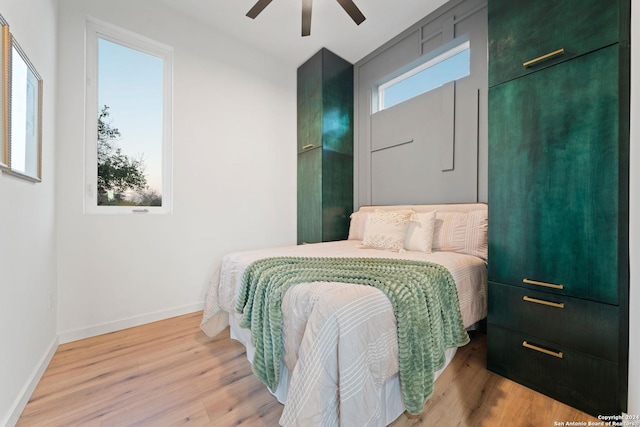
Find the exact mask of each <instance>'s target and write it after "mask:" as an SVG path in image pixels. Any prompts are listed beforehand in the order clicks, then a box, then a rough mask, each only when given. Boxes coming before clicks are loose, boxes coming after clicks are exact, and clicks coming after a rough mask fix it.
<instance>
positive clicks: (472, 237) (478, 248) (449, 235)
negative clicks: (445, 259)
mask: <svg viewBox="0 0 640 427" xmlns="http://www.w3.org/2000/svg"><path fill="white" fill-rule="evenodd" d="M487 223H488V221H487V211H486V210H477V211H470V212H437V213H436V219H435V223H434V231H433V245H432V249H433V250H434V251H436V250H438V251H449V252H458V253H463V254H469V255H473V256H477V257H478V258H482V259H483V260H485V261H486V260H487V246H488V244H487V226H488V224H487Z"/></svg>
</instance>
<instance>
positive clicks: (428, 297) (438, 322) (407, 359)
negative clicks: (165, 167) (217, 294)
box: [236, 257, 469, 414]
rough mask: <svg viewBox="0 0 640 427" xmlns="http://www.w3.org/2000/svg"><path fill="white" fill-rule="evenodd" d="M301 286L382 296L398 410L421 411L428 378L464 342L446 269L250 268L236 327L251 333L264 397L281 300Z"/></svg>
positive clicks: (394, 265) (275, 355)
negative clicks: (392, 341)
mask: <svg viewBox="0 0 640 427" xmlns="http://www.w3.org/2000/svg"><path fill="white" fill-rule="evenodd" d="M307 282H342V283H355V284H362V285H369V286H374V287H376V288H378V289H380V290H381V291H382V292H383V293H384V294H385V295H386V296H387V297H388V298H389V301H390V302H391V304H392V306H393V312H394V314H395V316H396V323H397V329H398V330H397V333H398V358H399V360H398V362H399V370H400V387H401V389H402V396H403V399H404V404H405V408H406V409H407V411H408V412H410V413H412V414H418V413H420V412H422V409H423V407H424V404H425V402H426V401H427V399H428V398H429V397H430V396H431V394H432V393H433V382H434V380H433V377H434V373H435V372H436V371H437V370H438V369H440V368H442V367H443V366H444V362H445V356H444V351H445V349H447V348H450V347H459V346H462V345H465V344H466V343H468V342H469V336H468V335H467V332H466V330H465V328H464V326H463V324H462V316H461V314H460V306H459V303H458V292H457V289H456V286H455V282H454V280H453V278H452V277H451V274H450V273H449V271H448V270H447V269H446V268H444V267H443V266H441V265H439V264H434V263H427V262H421V261H410V260H399V259H381V258H301V257H277V258H266V259H262V260H258V261H255V262H253V263H252V264H250V265H249V266H248V267H247V269H246V270H245V272H244V275H243V277H242V285H241V289H240V294H239V296H238V300H237V302H236V310H237V311H238V312H239V313H242V319H241V322H240V325H241V326H242V327H245V328H250V329H251V342H252V344H253V345H254V346H255V348H256V353H255V356H254V360H253V371H254V373H255V374H256V375H257V376H258V377H259V378H260V379H261V380H262V381H263V382H264V383H265V384H266V385H267V387H269V389H270V390H271V391H275V389H276V388H277V386H278V382H279V376H280V360H281V355H282V327H283V326H282V323H283V322H282V309H281V302H282V295H283V293H284V292H285V291H286V290H287V289H289V287H291V286H293V285H295V284H299V283H307Z"/></svg>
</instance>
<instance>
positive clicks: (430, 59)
mask: <svg viewBox="0 0 640 427" xmlns="http://www.w3.org/2000/svg"><path fill="white" fill-rule="evenodd" d="M470 46H471V44H470V42H469V40H466V41H464V42H463V43H459V44H457V45H456V46H454V47H452V48H450V49H447V50H446V51H444V52H442V53H440V54H437V55H435V56H432V55H425V57H423V59H422V60H423V61H424V62H422V63H421V64H419V65H417V66H415V67H413V68H411V69H410V70H408V71H406V72H404V73H402V74H400V75H398V76H395V77H393V78H391V79H390V80H387V81H385V82H384V83H381V84H379V85H378V89H377V95H378V96H377V98H378V105H377V109H375V110H374V111H373V112H376V111H382V110H384V109H385V107H384V91H385V90H386V89H387V88H388V87H390V86H393V85H395V84H396V83H398V82H401V81H403V80H406V79H408V78H409V77H411V76H414V75H416V74H418V73H419V72H421V71H423V70H426V69H427V68H430V67H432V66H434V65H436V64H438V63H440V62H442V61H445V60H447V59H449V58H451V57H452V56H455V55H457V54H459V53H460V52H464V51H465V50H468V49H470ZM445 47H446V46H445ZM425 59H426V60H425Z"/></svg>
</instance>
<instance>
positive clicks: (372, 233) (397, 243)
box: [362, 209, 413, 251]
mask: <svg viewBox="0 0 640 427" xmlns="http://www.w3.org/2000/svg"><path fill="white" fill-rule="evenodd" d="M412 213H413V211H411V210H402V211H383V210H379V209H378V210H376V211H375V212H374V213H370V214H369V215H368V217H367V223H366V225H365V228H364V236H363V238H362V247H364V248H373V249H390V250H392V251H399V250H400V249H403V247H404V238H405V236H406V234H407V227H408V226H409V218H410V217H411V214H412Z"/></svg>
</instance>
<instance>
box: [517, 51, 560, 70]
mask: <svg viewBox="0 0 640 427" xmlns="http://www.w3.org/2000/svg"><path fill="white" fill-rule="evenodd" d="M560 55H564V49H558V50H554V51H553V52H551V53H547V54H546V55H542V56H539V57H537V58H534V59H532V60H530V61H527V62H523V63H522V66H523V67H524V68H529V67H531V66H532V65H535V64H537V63H538V62H542V61H546V60H547V59H551V58H554V57H556V56H560Z"/></svg>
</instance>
